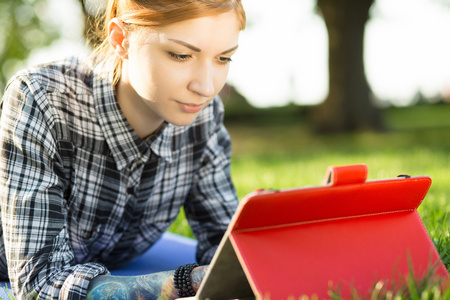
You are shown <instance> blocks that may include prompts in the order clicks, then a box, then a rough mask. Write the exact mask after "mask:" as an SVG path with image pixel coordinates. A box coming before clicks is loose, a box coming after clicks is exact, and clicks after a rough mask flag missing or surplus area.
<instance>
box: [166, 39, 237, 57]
mask: <svg viewBox="0 0 450 300" xmlns="http://www.w3.org/2000/svg"><path fill="white" fill-rule="evenodd" d="M169 41H171V42H174V43H177V44H180V45H182V46H185V47H187V48H189V49H191V50H193V51H195V52H202V49H200V48H197V47H195V46H194V45H191V44H189V43H186V42H184V41H180V40H177V39H169ZM238 47H239V46H238V45H236V46H234V47H232V48H230V49H228V50H225V51H223V52H222V53H220V54H221V55H222V54H227V53H230V52H233V51H234V50H236V49H237V48H238Z"/></svg>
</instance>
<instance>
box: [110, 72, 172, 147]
mask: <svg viewBox="0 0 450 300" xmlns="http://www.w3.org/2000/svg"><path fill="white" fill-rule="evenodd" d="M115 91H116V96H117V101H118V103H119V106H120V109H121V110H122V113H123V114H124V115H125V117H126V118H127V120H128V123H129V124H130V125H131V127H132V128H133V129H134V131H136V133H137V134H138V135H139V136H140V137H141V139H144V138H146V137H148V136H149V135H150V134H152V133H153V132H155V131H156V130H158V129H159V128H160V127H161V125H162V124H163V122H164V120H163V119H161V118H159V116H157V115H156V114H155V113H154V112H153V111H152V110H151V109H150V107H148V106H147V105H146V104H145V102H144V100H143V99H141V97H139V95H138V94H137V93H136V92H135V90H134V89H133V87H132V86H131V85H130V84H129V82H127V80H126V79H125V78H124V79H121V80H119V82H118V83H117V85H116V86H115Z"/></svg>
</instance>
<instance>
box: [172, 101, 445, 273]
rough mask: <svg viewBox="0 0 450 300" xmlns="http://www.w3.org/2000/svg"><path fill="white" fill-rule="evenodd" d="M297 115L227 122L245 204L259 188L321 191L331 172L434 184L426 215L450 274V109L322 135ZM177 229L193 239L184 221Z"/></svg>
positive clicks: (393, 113) (393, 112)
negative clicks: (378, 129) (345, 169)
mask: <svg viewBox="0 0 450 300" xmlns="http://www.w3.org/2000/svg"><path fill="white" fill-rule="evenodd" d="M295 113H296V114H298V117H296V116H295V115H293V113H289V111H286V110H281V111H274V113H273V116H271V115H270V112H265V113H264V114H263V115H262V116H261V117H262V118H260V119H258V118H256V117H253V118H251V120H250V121H248V120H249V119H247V120H246V121H242V122H239V120H238V119H236V118H234V119H233V122H231V121H229V122H226V125H227V128H228V130H229V132H230V135H231V137H232V141H233V158H232V178H233V180H234V183H235V186H236V189H237V192H238V196H239V198H240V199H241V198H242V197H244V196H245V195H246V194H247V193H249V192H251V191H253V190H255V189H259V188H273V189H283V188H290V187H303V186H311V185H320V184H321V182H322V179H323V177H324V175H325V171H326V169H327V168H328V166H338V165H347V164H358V163H365V164H366V165H367V166H368V168H369V174H368V179H369V180H373V179H385V178H393V177H396V176H397V175H399V174H409V175H412V176H417V175H427V176H430V177H431V179H432V181H433V183H432V185H431V188H430V190H429V192H428V194H427V196H426V198H425V200H424V202H423V203H422V204H421V206H420V207H419V214H420V216H421V217H422V220H423V222H424V224H425V227H426V228H427V230H428V232H429V234H430V236H431V238H432V239H433V241H434V243H435V245H436V248H437V249H438V252H439V253H440V255H441V257H442V259H443V260H444V263H445V264H446V266H447V268H450V237H449V229H450V204H449V203H450V105H442V104H441V105H427V106H426V105H422V106H417V107H408V108H390V109H387V110H385V111H384V119H385V124H386V125H387V128H388V130H386V131H385V132H383V133H373V132H361V133H353V134H341V135H322V136H316V135H314V134H312V133H311V131H310V130H309V128H308V125H307V122H306V121H305V116H304V114H302V113H299V112H298V111H295ZM171 230H172V231H174V232H178V233H180V234H183V235H187V236H192V233H191V232H190V229H189V228H187V222H186V221H185V220H184V218H183V216H182V215H181V216H180V218H179V220H177V222H176V224H175V225H174V226H173V227H172V229H171Z"/></svg>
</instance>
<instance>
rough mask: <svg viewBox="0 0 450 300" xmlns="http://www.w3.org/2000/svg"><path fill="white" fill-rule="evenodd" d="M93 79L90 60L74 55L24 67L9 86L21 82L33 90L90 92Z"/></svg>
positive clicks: (20, 83)
mask: <svg viewBox="0 0 450 300" xmlns="http://www.w3.org/2000/svg"><path fill="white" fill-rule="evenodd" d="M91 81H92V70H91V68H90V66H89V64H88V60H87V59H83V58H80V57H75V56H73V57H67V58H65V59H62V60H58V61H51V62H48V63H42V64H38V65H34V66H31V67H29V68H26V69H23V70H21V71H19V72H17V73H16V74H15V75H14V76H13V77H12V78H11V80H10V81H9V83H8V85H7V88H8V87H9V86H10V85H14V84H16V85H17V84H19V85H21V86H27V88H28V89H30V91H31V92H33V91H35V90H38V91H41V92H42V91H44V92H46V93H52V92H55V91H58V92H60V93H68V94H70V93H74V92H76V93H90V90H91Z"/></svg>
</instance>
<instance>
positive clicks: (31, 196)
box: [0, 76, 108, 299]
mask: <svg viewBox="0 0 450 300" xmlns="http://www.w3.org/2000/svg"><path fill="white" fill-rule="evenodd" d="M46 96H47V91H46V89H45V87H43V86H42V85H41V84H40V82H39V80H38V79H36V78H34V77H31V76H21V77H17V78H16V79H15V80H13V81H12V82H11V83H10V84H9V85H8V87H7V90H6V93H5V95H4V97H3V100H2V101H3V103H2V115H1V119H0V122H1V124H0V205H1V222H2V230H3V239H4V245H5V253H6V258H7V262H8V273H9V278H10V280H11V286H12V289H13V292H14V295H15V297H16V299H82V298H85V297H86V291H87V288H88V285H89V282H90V280H91V279H92V278H94V277H95V276H97V275H99V274H105V273H107V272H108V271H107V269H106V268H105V267H104V266H103V265H100V264H96V263H88V264H83V265H72V264H71V261H72V259H73V258H74V255H73V251H72V249H71V246H70V242H69V236H68V231H67V229H66V216H67V213H66V210H67V208H68V207H67V202H66V200H65V199H64V192H65V190H66V188H67V186H66V183H65V180H64V170H63V166H62V160H61V157H60V156H59V155H58V150H57V149H58V143H57V139H56V137H55V135H56V134H55V131H54V128H52V125H53V123H52V118H53V117H54V111H53V110H52V108H51V107H49V105H48V102H47V101H46Z"/></svg>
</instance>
